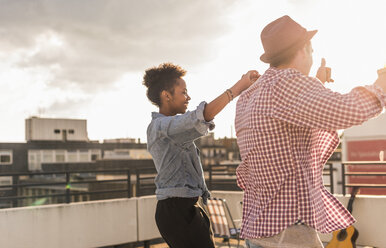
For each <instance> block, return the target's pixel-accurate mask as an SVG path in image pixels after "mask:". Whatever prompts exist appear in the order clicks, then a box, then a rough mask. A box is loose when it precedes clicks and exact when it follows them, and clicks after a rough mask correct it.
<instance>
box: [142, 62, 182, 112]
mask: <svg viewBox="0 0 386 248" xmlns="http://www.w3.org/2000/svg"><path fill="white" fill-rule="evenodd" d="M185 74H186V71H185V70H184V69H182V68H181V67H180V66H178V65H173V64H172V63H164V64H161V65H159V66H158V67H152V68H149V69H147V70H146V71H145V75H144V76H143V85H145V86H146V87H147V92H146V95H147V98H149V100H150V101H151V102H152V103H153V104H154V105H157V106H158V107H160V106H161V92H162V91H163V90H167V91H169V92H170V93H172V94H174V90H173V87H174V85H175V84H176V80H177V79H179V78H181V77H183V76H185Z"/></svg>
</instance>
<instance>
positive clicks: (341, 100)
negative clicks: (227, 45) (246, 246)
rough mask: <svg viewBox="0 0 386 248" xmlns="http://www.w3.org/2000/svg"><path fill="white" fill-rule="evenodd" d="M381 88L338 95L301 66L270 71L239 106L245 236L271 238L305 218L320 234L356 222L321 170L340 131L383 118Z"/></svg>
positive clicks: (385, 97) (239, 178)
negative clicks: (326, 186) (330, 188)
mask: <svg viewBox="0 0 386 248" xmlns="http://www.w3.org/2000/svg"><path fill="white" fill-rule="evenodd" d="M385 102H386V95H385V94H384V93H383V91H382V90H381V89H380V88H379V87H376V86H365V87H357V88H355V89H353V90H352V91H351V92H350V93H348V94H340V93H336V92H333V91H331V90H329V89H327V88H325V87H324V86H323V84H322V83H321V82H320V81H319V80H318V79H316V78H312V77H308V76H305V75H303V74H302V73H300V72H298V71H297V70H295V69H283V70H279V69H276V68H269V69H268V70H267V71H266V72H265V73H264V75H262V76H261V77H260V78H259V79H258V80H257V82H256V83H254V84H253V85H252V86H251V87H250V88H249V89H247V90H246V91H244V92H243V93H242V94H241V96H240V98H239V100H238V102H237V107H236V121H235V122H236V123H235V124H236V125H235V126H236V133H237V142H238V145H239V148H240V152H241V158H242V163H241V164H240V165H239V167H238V168H237V183H238V185H239V187H240V188H242V189H243V190H244V200H243V220H242V227H241V237H243V238H248V239H253V238H261V237H269V236H273V235H276V234H278V233H280V232H281V231H283V230H284V229H285V228H287V227H288V226H290V225H293V224H294V223H295V222H296V221H298V220H301V221H302V222H303V223H305V224H307V225H308V226H310V227H312V228H314V229H316V230H317V231H320V232H322V233H329V232H331V231H333V230H337V229H342V228H345V227H347V226H349V225H351V224H353V223H354V222H355V219H354V218H353V217H352V216H351V214H350V213H349V212H348V211H347V210H346V208H345V207H344V206H343V205H342V204H341V203H340V202H339V201H338V200H337V199H336V198H335V197H334V196H333V195H331V194H330V193H329V192H328V191H327V190H326V188H325V187H324V185H323V179H322V171H323V167H324V165H325V163H326V161H327V160H328V158H329V157H330V156H331V155H332V153H333V152H334V150H335V148H336V147H337V145H338V144H339V137H338V135H337V132H336V130H338V129H345V128H348V127H351V126H353V125H358V124H361V123H362V122H364V121H366V120H368V119H370V118H372V117H374V116H376V115H378V114H379V113H380V112H381V111H382V109H383V107H384V106H385Z"/></svg>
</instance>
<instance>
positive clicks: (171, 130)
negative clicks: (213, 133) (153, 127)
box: [160, 102, 215, 144]
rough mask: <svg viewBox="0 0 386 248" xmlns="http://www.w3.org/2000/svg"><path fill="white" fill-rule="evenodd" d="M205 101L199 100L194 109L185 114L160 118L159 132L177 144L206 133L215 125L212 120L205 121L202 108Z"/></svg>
mask: <svg viewBox="0 0 386 248" xmlns="http://www.w3.org/2000/svg"><path fill="white" fill-rule="evenodd" d="M205 105H206V102H201V103H200V104H199V105H198V106H197V108H196V110H194V111H188V112H186V113H185V114H181V115H176V116H170V117H165V118H162V120H161V127H160V129H161V132H164V134H165V135H166V136H168V137H169V138H170V139H172V140H173V141H174V142H176V143H177V144H184V143H187V142H191V141H193V140H195V139H197V138H199V137H201V136H204V135H206V134H207V133H208V129H209V130H212V129H213V128H214V127H215V125H214V122H213V121H209V122H207V121H205V119H204V109H205Z"/></svg>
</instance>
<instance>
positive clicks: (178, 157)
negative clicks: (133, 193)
mask: <svg viewBox="0 0 386 248" xmlns="http://www.w3.org/2000/svg"><path fill="white" fill-rule="evenodd" d="M185 73H186V71H185V70H183V69H182V68H181V67H179V66H177V65H173V64H170V63H165V64H162V65H160V66H159V67H154V68H150V69H148V70H146V72H145V75H144V78H143V79H144V82H143V84H144V85H145V86H146V87H147V88H148V89H147V97H148V98H149V100H150V101H151V102H152V103H153V104H155V105H156V106H158V108H159V112H153V113H152V121H151V123H150V124H149V126H148V129H147V142H148V150H149V152H150V153H151V155H152V157H153V160H154V164H155V167H156V169H157V172H158V175H157V177H156V179H155V184H156V186H157V190H156V195H157V200H158V202H157V209H156V214H155V219H156V223H157V226H158V229H159V231H160V233H161V235H162V237H163V238H164V240H165V241H166V243H167V244H168V245H169V246H170V247H171V248H189V247H197V248H206V247H214V242H213V237H212V233H211V228H210V223H209V219H208V217H207V215H206V214H205V212H204V211H203V210H202V209H201V208H200V207H198V205H197V204H196V203H197V200H198V198H199V197H200V196H201V197H202V198H203V201H204V203H206V199H207V198H208V197H209V196H210V194H209V192H208V189H207V187H206V184H205V180H204V174H203V170H202V166H201V161H200V157H199V150H198V149H197V147H196V146H195V144H194V142H193V141H194V140H195V139H197V138H199V137H201V136H204V135H206V134H207V132H208V129H210V130H212V129H213V128H214V123H213V118H214V117H215V116H216V115H217V114H218V113H219V112H220V111H221V110H222V109H223V108H224V107H225V106H226V105H227V104H228V103H229V102H230V101H231V100H232V99H233V98H234V97H236V96H238V95H239V94H240V93H241V92H242V91H243V90H245V89H247V88H248V87H249V86H250V85H251V84H252V83H253V82H254V81H255V80H256V79H257V78H258V77H259V74H258V73H257V71H249V72H248V73H247V74H245V75H243V76H242V78H241V79H240V80H239V81H238V82H237V83H236V84H235V85H233V86H232V87H231V88H230V89H227V90H226V91H225V92H224V93H222V94H221V95H220V96H218V97H217V98H216V99H214V100H213V101H212V102H210V103H209V104H206V102H201V103H200V105H199V106H198V107H197V109H196V110H194V111H188V112H186V109H187V107H188V103H189V100H190V96H189V95H188V92H187V87H186V83H185V81H184V80H183V79H182V77H183V76H184V75H185Z"/></svg>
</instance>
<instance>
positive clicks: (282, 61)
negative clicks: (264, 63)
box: [269, 41, 311, 67]
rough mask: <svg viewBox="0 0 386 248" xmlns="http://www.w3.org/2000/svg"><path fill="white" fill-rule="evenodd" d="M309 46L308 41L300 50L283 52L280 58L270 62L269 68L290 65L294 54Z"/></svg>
mask: <svg viewBox="0 0 386 248" xmlns="http://www.w3.org/2000/svg"><path fill="white" fill-rule="evenodd" d="M309 45H311V42H310V41H308V42H306V43H305V44H304V45H303V46H301V47H300V48H298V49H296V50H288V51H285V52H283V53H282V54H281V55H280V56H278V57H277V58H276V59H274V60H272V61H271V62H270V63H269V65H270V66H271V67H278V66H281V65H286V64H289V63H291V61H292V60H293V59H294V58H295V56H296V53H297V52H298V51H299V50H300V49H303V48H305V47H306V46H309Z"/></svg>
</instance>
